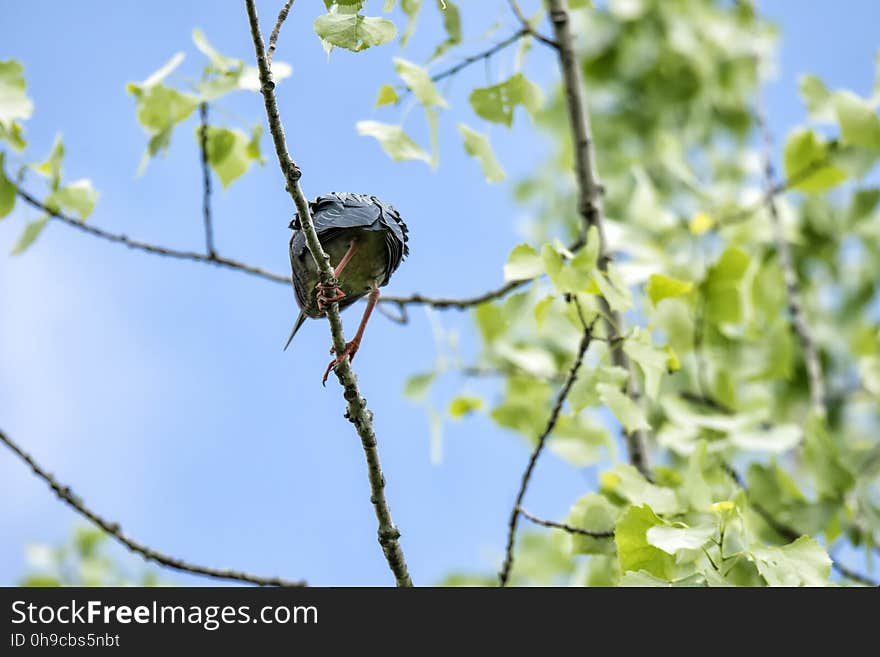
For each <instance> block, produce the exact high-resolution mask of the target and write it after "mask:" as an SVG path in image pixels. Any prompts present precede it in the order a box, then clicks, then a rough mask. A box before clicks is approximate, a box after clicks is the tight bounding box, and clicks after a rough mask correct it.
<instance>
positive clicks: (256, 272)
mask: <svg viewBox="0 0 880 657" xmlns="http://www.w3.org/2000/svg"><path fill="white" fill-rule="evenodd" d="M15 193H16V194H18V196H19V197H20V198H21V199H22V200H24V201H25V202H26V203H27V204H28V205H30V206H32V207H34V208H37V209H38V210H41V211H42V212H45V213H46V214H48V215H49V216H50V217H52V218H53V219H57V220H58V221H61V222H62V223H64V224H67V225H68V226H71V227H72V228H76V229H77V230H79V231H82V232H84V233H88V234H89V235H93V236H95V237H100V238H101V239H103V240H107V241H108V242H116V243H117V244H124V245H125V246H127V247H129V248H130V249H137V250H139V251H145V252H147V253H153V254H155V255H160V256H165V257H168V258H177V259H180V260H193V261H195V262H205V263H208V264H211V265H217V266H218V267H225V268H227V269H236V270H238V271H243V272H245V273H247V274H251V275H253V276H259V277H260V278H264V279H266V280H269V281H273V282H275V283H284V284H285V285H290V277H289V276H282V275H281V274H273V273H272V272H268V271H266V270H264V269H260V268H259V267H254V266H252V265H248V264H245V263H243V262H238V261H236V260H232V259H231V258H224V257H221V256H218V255H214V256H210V255H206V254H204V253H197V252H195V251H180V250H178V249H169V248H167V247H164V246H157V245H155V244H148V243H146V242H140V241H138V240H133V239H130V238H129V237H127V236H125V235H121V234H118V233H111V232H109V231H106V230H103V229H101V228H95V227H94V226H91V225H89V224H85V223H83V222H82V221H79V220H78V219H74V218H73V217H70V216H68V215H66V214H64V213H63V212H59V211H58V210H54V209H52V208H50V207H48V206H47V205H45V204H44V203H42V202H41V201H39V200H37V199H36V198H35V197H34V196H31V195H30V194H29V193H28V192H26V191H24V190H23V189H22V188H21V187H16V189H15Z"/></svg>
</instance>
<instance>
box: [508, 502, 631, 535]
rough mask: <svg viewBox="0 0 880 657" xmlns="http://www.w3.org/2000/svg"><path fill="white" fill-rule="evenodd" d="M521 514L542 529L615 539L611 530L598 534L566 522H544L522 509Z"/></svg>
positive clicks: (520, 509)
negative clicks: (547, 528)
mask: <svg viewBox="0 0 880 657" xmlns="http://www.w3.org/2000/svg"><path fill="white" fill-rule="evenodd" d="M519 512H520V513H521V514H522V516H523V518H525V519H526V520H530V521H531V522H533V523H535V524H536V525H541V526H542V527H549V528H550V529H561V530H562V531H564V532H568V533H569V534H578V535H579V536H589V537H591V538H614V530H613V529H609V530H608V531H607V532H597V531H592V530H589V529H582V528H581V527H575V526H573V525H567V524H565V523H564V522H553V521H552V520H544V519H543V518H538V517H537V516H533V515H532V514H531V513H529V512H528V511H526V510H525V509H523V508H522V507H520V508H519Z"/></svg>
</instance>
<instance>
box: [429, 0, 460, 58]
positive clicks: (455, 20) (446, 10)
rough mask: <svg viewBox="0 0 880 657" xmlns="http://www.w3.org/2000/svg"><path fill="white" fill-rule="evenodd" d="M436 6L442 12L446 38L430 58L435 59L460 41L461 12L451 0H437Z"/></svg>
mask: <svg viewBox="0 0 880 657" xmlns="http://www.w3.org/2000/svg"><path fill="white" fill-rule="evenodd" d="M437 8H438V9H439V10H440V12H441V13H442V14H443V28H444V29H445V30H446V40H445V41H443V42H442V43H441V44H440V45H439V46H437V48H436V50H434V54H432V55H431V59H436V58H437V57H439V56H440V55H442V54H443V53H444V52H446V51H447V50H449V49H450V48H452V47H453V46H457V45H458V44H459V43H461V13H460V12H459V11H458V7H457V6H456V5H455V3H454V2H452V0H437Z"/></svg>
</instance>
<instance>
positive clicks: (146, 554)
mask: <svg viewBox="0 0 880 657" xmlns="http://www.w3.org/2000/svg"><path fill="white" fill-rule="evenodd" d="M0 442H2V443H3V444H4V445H6V446H7V447H8V448H9V449H10V450H11V451H12V453H13V454H15V455H16V456H18V458H20V459H21V460H22V461H24V462H25V463H27V464H28V465H29V466H30V468H31V470H32V471H33V473H34V474H35V475H37V477H39V478H40V479H42V480H43V481H44V482H45V483H46V484H48V485H49V487H50V488H51V489H52V490H53V491H55V494H56V495H57V496H58V497H59V499H61V500H62V501H63V502H65V503H66V504H67V505H68V506H70V507H71V508H72V509H73V510H74V511H76V512H77V513H79V514H80V515H81V516H83V517H84V518H86V519H87V520H89V521H90V522H92V523H94V524H95V525H97V526H98V527H100V528H101V529H103V530H104V531H105V532H107V534H109V535H110V536H112V537H113V538H115V539H116V540H117V541H119V542H120V543H122V544H123V545H124V546H125V547H127V548H128V549H129V550H131V551H132V552H136V553H137V554H139V555H141V556H142V557H143V558H144V559H146V560H147V561H153V562H155V563H158V564H160V565H162V566H166V567H168V568H173V569H175V570H180V571H183V572H187V573H193V574H195V575H205V576H207V577H215V578H217V579H228V580H236V581H239V582H247V583H249V584H259V585H260V586H305V585H306V583H305V582H303V581H291V580H285V579H281V578H280V577H260V576H258V575H251V574H249V573H244V572H241V571H237V570H220V569H216V568H207V567H205V566H198V565H195V564H191V563H189V562H186V561H184V560H182V559H178V558H176V557H172V556H170V555H167V554H163V553H162V552H159V551H157V550H154V549H153V548H151V547H148V546H146V545H144V544H143V543H138V542H137V541H135V540H134V539H133V538H130V537H129V536H127V535H125V534H124V533H123V532H122V528H121V527H120V526H119V523H116V522H111V521H110V520H107V519H106V518H104V517H103V516H99V515H98V514H97V513H95V512H94V511H92V510H91V509H90V508H89V507H88V506H86V504H85V502H83V501H82V499H80V497H79V496H77V495H75V494H74V492H73V491H72V490H71V489H70V487H69V486H64V485H62V484H60V483H59V482H58V480H57V479H55V477H53V476H52V475H51V474H49V473H48V472H46V470H44V469H43V468H42V467H41V466H40V465H39V464H38V463H37V462H36V461H35V460H34V458H33V457H32V456H31V455H30V454H28V453H27V452H25V451H24V450H23V449H22V448H21V447H19V446H18V445H17V444H16V443H15V442H13V440H12V439H11V438H10V437H9V436H7V435H6V434H5V433H3V431H2V430H0Z"/></svg>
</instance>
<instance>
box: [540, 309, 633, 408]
mask: <svg viewBox="0 0 880 657" xmlns="http://www.w3.org/2000/svg"><path fill="white" fill-rule="evenodd" d="M550 298H551V299H552V298H553V297H550ZM628 376H629V374H628V373H627V371H626V370H625V369H623V368H622V367H617V366H616V365H611V366H600V367H594V368H588V367H587V366H583V367H581V369H580V372H579V373H578V376H577V379H575V382H574V384H572V386H571V390H570V391H569V393H568V403H569V404H571V407H572V409H573V410H574V412H575V413H580V412H581V411H582V410H583V409H585V408H587V407H590V406H598V405H599V404H601V403H602V400H601V398H600V397H599V392H598V390H597V389H596V387H597V385H598V384H600V383H606V384H610V385H612V386H614V387H616V388H620V387H621V386H622V385H623V384H624V382H625V381H626V379H627V377H628Z"/></svg>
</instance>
